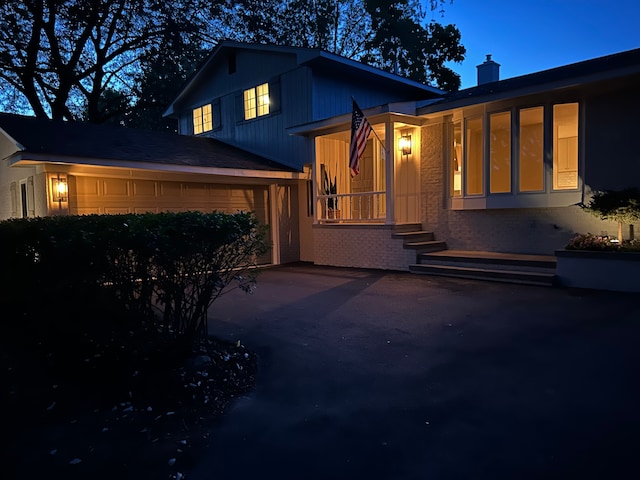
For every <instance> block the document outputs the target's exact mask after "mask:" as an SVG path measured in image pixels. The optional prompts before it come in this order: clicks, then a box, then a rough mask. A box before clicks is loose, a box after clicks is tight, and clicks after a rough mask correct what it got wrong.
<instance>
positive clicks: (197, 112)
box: [193, 103, 213, 135]
mask: <svg viewBox="0 0 640 480" xmlns="http://www.w3.org/2000/svg"><path fill="white" fill-rule="evenodd" d="M209 130H213V114H212V111H211V104H210V103H208V104H206V105H203V106H201V107H198V108H194V109H193V134H194V135H198V134H200V133H203V132H208V131H209Z"/></svg>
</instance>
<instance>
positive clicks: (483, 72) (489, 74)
mask: <svg viewBox="0 0 640 480" xmlns="http://www.w3.org/2000/svg"><path fill="white" fill-rule="evenodd" d="M476 68H477V69H478V85H483V84H485V83H491V82H497V81H498V80H500V64H499V63H496V62H494V61H493V60H491V54H488V55H487V59H486V60H485V61H484V63H481V64H480V65H478V66H476Z"/></svg>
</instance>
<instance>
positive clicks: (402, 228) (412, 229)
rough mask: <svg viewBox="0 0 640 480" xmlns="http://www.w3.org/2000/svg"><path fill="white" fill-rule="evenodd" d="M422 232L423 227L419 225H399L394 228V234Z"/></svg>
mask: <svg viewBox="0 0 640 480" xmlns="http://www.w3.org/2000/svg"><path fill="white" fill-rule="evenodd" d="M420 230H422V225H420V224H419V223H398V224H396V225H394V226H393V232H394V233H403V232H417V231H420Z"/></svg>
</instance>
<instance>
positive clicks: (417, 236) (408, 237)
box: [392, 230, 435, 243]
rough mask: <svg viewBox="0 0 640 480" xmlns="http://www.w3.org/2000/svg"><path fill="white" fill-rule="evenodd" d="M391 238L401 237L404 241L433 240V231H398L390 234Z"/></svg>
mask: <svg viewBox="0 0 640 480" xmlns="http://www.w3.org/2000/svg"><path fill="white" fill-rule="evenodd" d="M392 237H393V238H401V239H403V240H404V242H405V243H407V242H431V241H433V240H435V236H434V234H433V232H425V231H424V230H417V231H414V232H399V233H394V234H393V235H392Z"/></svg>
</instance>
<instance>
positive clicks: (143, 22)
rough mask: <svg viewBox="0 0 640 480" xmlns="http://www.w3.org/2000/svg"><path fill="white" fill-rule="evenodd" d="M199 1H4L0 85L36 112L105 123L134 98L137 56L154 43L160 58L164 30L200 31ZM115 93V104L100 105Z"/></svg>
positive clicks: (149, 50) (192, 33) (148, 52)
mask: <svg viewBox="0 0 640 480" xmlns="http://www.w3.org/2000/svg"><path fill="white" fill-rule="evenodd" d="M203 3H204V2H202V0H182V1H180V2H165V1H163V0H26V1H24V0H5V1H4V2H3V3H2V4H1V5H0V17H1V18H2V19H3V20H2V22H3V23H2V28H0V86H1V87H2V88H3V90H4V91H5V95H6V94H7V92H10V93H9V95H15V94H16V92H17V93H18V94H19V95H20V96H22V97H23V98H24V99H26V101H27V102H28V104H29V106H30V108H31V109H32V110H33V112H34V113H35V115H36V116H38V117H51V118H56V119H67V120H74V119H85V120H89V121H92V122H98V123H99V122H102V121H104V120H106V119H107V118H109V117H110V116H113V115H116V114H117V113H120V112H121V111H122V110H123V109H126V108H130V106H131V104H132V103H134V101H135V98H134V97H135V93H136V91H135V85H136V78H137V76H138V75H139V72H140V67H141V61H142V59H144V58H149V57H150V56H151V55H152V54H153V48H154V47H156V51H155V54H156V55H157V56H159V55H160V51H159V50H158V49H157V47H158V45H159V41H160V40H161V39H162V38H163V37H164V36H166V34H167V32H168V31H175V32H180V34H181V35H183V36H187V37H188V36H195V35H197V33H198V30H199V27H200V26H201V25H202V22H203V19H202V17H201V15H199V14H200V12H201V11H202V7H203V5H202V4H203ZM207 4H209V3H207ZM214 6H215V5H214ZM210 8H214V7H210ZM210 11H211V10H210ZM113 92H117V95H116V97H117V98H116V100H117V102H116V104H115V106H116V108H114V105H113V104H109V108H104V107H105V104H106V103H105V102H108V101H109V100H112V99H113V98H114V96H113Z"/></svg>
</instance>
